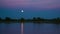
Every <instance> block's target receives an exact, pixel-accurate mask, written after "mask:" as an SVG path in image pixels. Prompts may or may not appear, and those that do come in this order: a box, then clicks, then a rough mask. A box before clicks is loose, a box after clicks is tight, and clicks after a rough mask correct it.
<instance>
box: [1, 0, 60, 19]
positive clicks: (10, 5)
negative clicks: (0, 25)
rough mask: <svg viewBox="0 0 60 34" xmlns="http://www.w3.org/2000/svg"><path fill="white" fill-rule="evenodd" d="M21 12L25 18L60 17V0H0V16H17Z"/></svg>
mask: <svg viewBox="0 0 60 34" xmlns="http://www.w3.org/2000/svg"><path fill="white" fill-rule="evenodd" d="M21 9H23V10H24V13H21V12H20V11H21ZM22 14H23V17H25V18H32V17H42V18H55V17H60V15H59V14H60V0H0V17H6V16H8V17H13V18H16V17H18V18H19V17H21V16H22ZM17 15H18V16H17Z"/></svg>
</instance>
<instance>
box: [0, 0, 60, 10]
mask: <svg viewBox="0 0 60 34" xmlns="http://www.w3.org/2000/svg"><path fill="white" fill-rule="evenodd" d="M0 3H1V4H0V6H2V7H23V8H24V7H25V8H26V7H33V8H48V9H52V8H60V0H0Z"/></svg>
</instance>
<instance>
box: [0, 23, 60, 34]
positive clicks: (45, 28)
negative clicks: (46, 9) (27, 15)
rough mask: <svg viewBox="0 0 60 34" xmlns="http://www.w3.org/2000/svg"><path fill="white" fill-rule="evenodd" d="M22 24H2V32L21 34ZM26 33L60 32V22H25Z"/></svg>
mask: <svg viewBox="0 0 60 34" xmlns="http://www.w3.org/2000/svg"><path fill="white" fill-rule="evenodd" d="M20 30H21V24H20V23H12V24H4V23H2V24H0V34H21V31H20ZM24 34H60V24H59V25H57V24H33V23H24Z"/></svg>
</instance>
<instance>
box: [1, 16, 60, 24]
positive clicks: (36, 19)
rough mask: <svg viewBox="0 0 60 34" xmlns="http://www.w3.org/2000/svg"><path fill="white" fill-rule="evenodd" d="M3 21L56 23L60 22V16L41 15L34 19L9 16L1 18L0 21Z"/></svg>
mask: <svg viewBox="0 0 60 34" xmlns="http://www.w3.org/2000/svg"><path fill="white" fill-rule="evenodd" d="M2 22H7V23H9V22H18V23H22V22H23V23H25V22H33V23H55V24H60V18H53V19H44V18H40V17H37V18H35V17H33V19H24V18H21V19H11V18H9V17H6V18H5V19H2V18H0V23H2Z"/></svg>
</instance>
